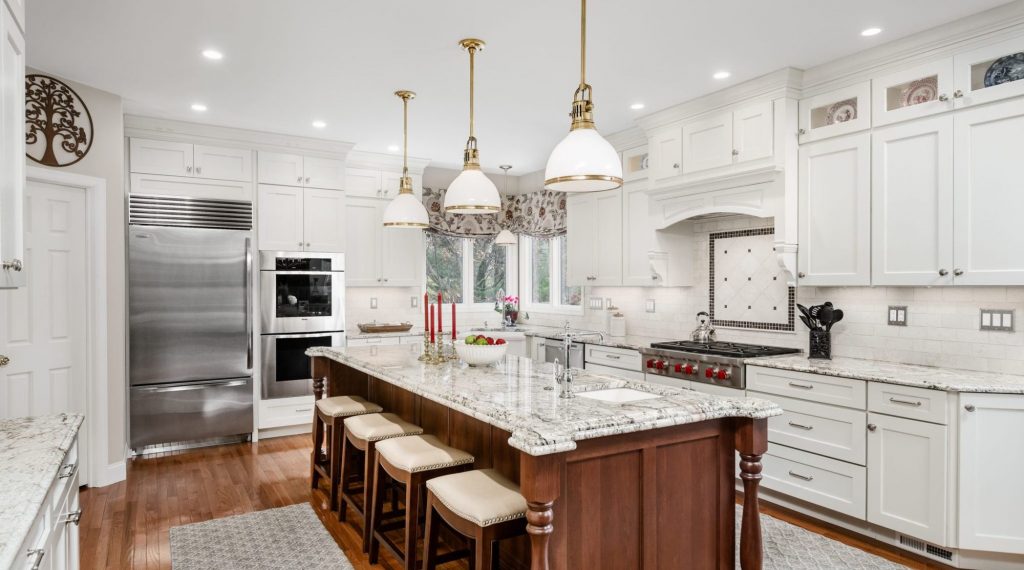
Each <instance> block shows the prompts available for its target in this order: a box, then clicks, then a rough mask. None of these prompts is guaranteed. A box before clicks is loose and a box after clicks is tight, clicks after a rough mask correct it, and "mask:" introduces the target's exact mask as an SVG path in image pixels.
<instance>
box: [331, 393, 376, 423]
mask: <svg viewBox="0 0 1024 570" xmlns="http://www.w3.org/2000/svg"><path fill="white" fill-rule="evenodd" d="M316 409H317V412H319V413H320V414H322V415H324V416H327V417H329V418H346V417H348V416H355V415H359V414H375V413H377V412H383V411H384V408H382V407H380V406H378V405H377V404H374V403H373V402H369V401H367V400H366V399H365V398H360V397H359V396H332V397H330V398H323V399H320V400H317V401H316Z"/></svg>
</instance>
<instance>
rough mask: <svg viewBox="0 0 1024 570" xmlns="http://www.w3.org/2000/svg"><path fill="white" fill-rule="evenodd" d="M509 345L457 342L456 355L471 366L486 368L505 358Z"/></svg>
mask: <svg viewBox="0 0 1024 570" xmlns="http://www.w3.org/2000/svg"><path fill="white" fill-rule="evenodd" d="M507 350H508V345H507V344H488V345H482V344H466V341H464V340H459V341H456V342H455V353H456V354H458V355H459V358H461V359H462V360H463V362H465V363H466V364H468V365H470V366H486V365H488V364H494V363H495V362H498V361H499V360H501V359H502V358H503V357H504V356H505V352H506V351H507Z"/></svg>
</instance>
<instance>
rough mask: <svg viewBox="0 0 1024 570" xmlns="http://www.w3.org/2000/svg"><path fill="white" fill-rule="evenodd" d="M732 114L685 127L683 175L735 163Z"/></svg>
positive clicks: (693, 122)
mask: <svg viewBox="0 0 1024 570" xmlns="http://www.w3.org/2000/svg"><path fill="white" fill-rule="evenodd" d="M732 134H733V133H732V113H730V112H726V113H718V114H717V115H712V116H710V117H707V118H704V119H700V120H698V121H692V122H688V123H684V124H683V173H684V174H689V173H691V172H697V171H700V170H708V169H710V168H718V167H721V166H727V165H729V164H731V163H732V156H733V155H732V151H733V146H732Z"/></svg>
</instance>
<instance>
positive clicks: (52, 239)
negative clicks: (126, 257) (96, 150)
mask: <svg viewBox="0 0 1024 570" xmlns="http://www.w3.org/2000/svg"><path fill="white" fill-rule="evenodd" d="M27 190H28V192H27V195H26V200H25V253H26V257H27V263H28V264H29V265H28V266H29V267H31V268H32V272H31V273H30V274H29V277H28V283H27V284H26V286H25V287H22V288H20V289H11V290H7V291H0V354H3V355H5V356H7V357H8V358H10V362H9V363H8V364H7V365H6V366H4V367H2V368H0V418H15V417H21V416H38V415H43V414H54V413H58V412H77V413H84V412H85V381H86V378H87V374H86V349H87V342H86V326H87V325H86V306H87V299H86V291H87V288H86V287H84V286H83V283H85V282H86V280H87V279H86V277H87V275H86V257H87V254H86V247H85V246H86V239H85V219H86V216H85V190H82V189H79V188H68V187H64V186H56V185H49V184H43V183H39V182H29V183H28V188H27ZM87 440H88V438H85V437H83V438H82V441H83V442H84V441H87Z"/></svg>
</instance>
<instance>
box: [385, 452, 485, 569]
mask: <svg viewBox="0 0 1024 570" xmlns="http://www.w3.org/2000/svg"><path fill="white" fill-rule="evenodd" d="M473 461H474V458H473V456H472V455H470V454H468V453H466V452H465V451H462V450H460V449H455V448H454V447H449V446H447V445H445V444H443V443H441V440H439V439H437V438H436V437H434V436H432V435H412V436H408V437H397V438H394V439H387V440H384V441H381V442H378V443H377V458H376V460H375V462H374V465H375V467H374V471H373V477H374V482H373V498H372V500H371V503H372V505H373V509H372V511H371V513H372V514H371V517H370V521H371V522H370V529H371V534H370V548H369V559H370V564H376V563H377V559H378V556H379V554H380V545H381V544H382V543H383V544H384V546H385V547H387V549H388V550H390V551H391V553H392V554H394V556H395V558H397V559H398V560H399V561H400V563H401V564H402V566H403V567H404V568H405V569H406V570H413V569H415V568H416V558H417V556H416V539H417V538H418V537H419V512H420V500H421V492H422V491H421V489H422V487H423V484H424V483H426V482H427V480H428V479H431V478H434V477H440V476H442V475H451V474H453V473H459V472H461V471H465V470H466V469H468V468H469V467H470V465H471V464H472V463H473ZM385 475H388V476H390V477H391V478H392V479H394V480H395V481H397V482H399V483H403V484H405V548H404V549H400V548H398V545H396V544H395V543H393V542H392V541H391V539H389V538H388V537H387V535H386V534H385V533H386V532H387V531H389V530H394V529H396V528H400V527H401V525H402V523H401V521H389V522H388V523H387V524H385V523H384V521H383V520H381V519H382V515H383V509H384V493H383V492H382V491H381V484H382V483H383V478H384V476H385Z"/></svg>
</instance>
